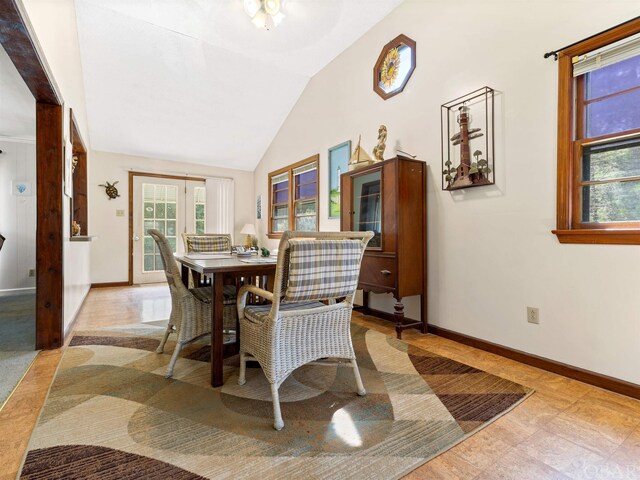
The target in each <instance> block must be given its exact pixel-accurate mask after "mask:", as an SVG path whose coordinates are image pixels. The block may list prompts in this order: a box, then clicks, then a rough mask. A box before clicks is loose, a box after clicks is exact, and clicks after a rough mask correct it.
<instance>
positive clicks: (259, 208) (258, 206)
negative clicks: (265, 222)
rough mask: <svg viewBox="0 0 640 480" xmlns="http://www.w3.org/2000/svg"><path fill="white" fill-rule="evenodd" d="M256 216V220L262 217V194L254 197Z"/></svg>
mask: <svg viewBox="0 0 640 480" xmlns="http://www.w3.org/2000/svg"><path fill="white" fill-rule="evenodd" d="M256 218H257V219H258V220H260V219H261V218H262V195H258V197H257V198H256Z"/></svg>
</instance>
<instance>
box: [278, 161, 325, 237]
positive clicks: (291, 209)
mask: <svg viewBox="0 0 640 480" xmlns="http://www.w3.org/2000/svg"><path fill="white" fill-rule="evenodd" d="M310 163H315V165H316V195H315V201H316V231H318V230H319V229H320V155H319V154H316V155H312V156H311V157H308V158H305V159H304V160H300V161H299V162H296V163H293V164H291V165H287V166H286V167H283V168H280V169H278V170H274V171H273V172H271V173H269V177H268V182H269V183H268V185H269V233H267V237H268V238H271V239H277V238H280V237H282V234H283V233H284V232H274V231H273V207H274V205H273V203H272V202H273V185H272V184H271V179H272V178H273V177H277V176H279V175H282V174H283V173H286V174H287V177H288V180H289V189H288V190H289V192H288V193H289V195H288V197H287V205H288V206H289V218H288V220H289V229H292V228H295V218H296V214H295V202H296V200H295V198H294V196H295V185H294V175H293V171H294V170H295V169H297V168H300V167H302V166H304V165H308V164H310ZM279 205H280V204H279ZM282 205H284V203H283V204H282Z"/></svg>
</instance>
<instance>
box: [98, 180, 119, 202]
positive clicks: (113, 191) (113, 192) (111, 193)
mask: <svg viewBox="0 0 640 480" xmlns="http://www.w3.org/2000/svg"><path fill="white" fill-rule="evenodd" d="M105 183H106V185H104V184H100V185H98V186H99V187H104V191H105V192H106V193H107V196H108V197H109V200H111V199H114V198H116V197H119V196H120V194H119V193H118V189H117V188H116V183H118V180H116V181H115V182H113V183H109V182H105Z"/></svg>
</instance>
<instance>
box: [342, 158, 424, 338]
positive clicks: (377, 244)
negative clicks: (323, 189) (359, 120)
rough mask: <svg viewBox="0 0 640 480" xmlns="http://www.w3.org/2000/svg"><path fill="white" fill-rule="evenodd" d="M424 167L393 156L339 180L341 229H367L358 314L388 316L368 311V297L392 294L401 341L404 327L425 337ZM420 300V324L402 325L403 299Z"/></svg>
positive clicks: (417, 322) (403, 318)
mask: <svg viewBox="0 0 640 480" xmlns="http://www.w3.org/2000/svg"><path fill="white" fill-rule="evenodd" d="M426 193H427V164H426V163H425V162H423V161H421V160H414V159H411V158H406V157H402V156H398V157H395V158H391V159H389V160H385V161H383V162H377V163H374V164H373V165H370V166H367V167H364V168H360V169H358V170H354V171H350V172H346V173H344V174H342V175H341V177H340V205H341V207H340V209H341V214H340V227H341V230H343V231H348V230H355V231H366V230H372V231H373V232H374V237H373V238H372V239H371V241H370V242H369V245H368V247H367V251H366V252H365V254H364V258H363V259H362V269H361V271H360V280H359V285H358V288H360V289H362V291H363V303H364V305H363V312H364V313H371V314H374V315H378V316H381V317H383V318H385V317H387V318H388V317H390V315H389V314H384V313H383V312H378V311H374V310H371V309H370V308H369V292H373V293H391V294H393V296H394V298H395V299H396V304H395V305H394V310H395V313H394V315H393V320H394V321H395V322H396V333H397V336H398V338H401V335H402V331H403V330H405V329H407V328H418V329H420V330H421V331H422V332H423V333H427V201H426ZM412 295H420V320H419V321H414V320H411V321H406V320H405V317H404V305H403V304H402V299H403V298H404V297H408V296H412Z"/></svg>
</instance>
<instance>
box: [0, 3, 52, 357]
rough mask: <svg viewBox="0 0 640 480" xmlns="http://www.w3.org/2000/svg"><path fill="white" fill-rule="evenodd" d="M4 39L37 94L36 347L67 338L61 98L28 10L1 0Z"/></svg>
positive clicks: (0, 37)
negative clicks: (65, 330)
mask: <svg viewBox="0 0 640 480" xmlns="http://www.w3.org/2000/svg"><path fill="white" fill-rule="evenodd" d="M0 12H1V15H0V43H1V44H2V46H3V48H4V49H5V51H6V52H7V54H8V56H9V58H10V59H11V61H12V62H13V64H14V65H15V67H16V69H17V70H18V73H19V74H20V76H21V77H22V79H23V80H24V82H25V83H26V85H27V87H28V88H29V90H30V91H31V93H32V94H33V96H34V98H35V100H36V175H37V180H36V195H37V200H36V204H37V214H36V215H37V219H36V345H35V347H36V349H52V348H58V347H60V346H62V343H63V339H64V269H63V240H64V238H63V220H64V219H63V198H64V197H63V186H62V179H63V177H64V145H63V138H64V125H63V112H64V109H63V106H62V104H63V102H62V96H61V95H60V94H59V92H58V90H57V88H56V85H55V82H54V80H53V78H52V76H51V74H50V73H49V71H48V70H47V68H46V62H45V61H44V58H45V57H44V54H43V53H42V51H41V49H40V47H39V45H38V43H37V41H36V39H35V38H36V37H35V34H34V33H33V31H32V28H31V25H30V23H29V21H28V20H27V16H26V14H25V13H24V12H23V11H21V9H20V5H19V3H18V2H17V1H16V0H0Z"/></svg>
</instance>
